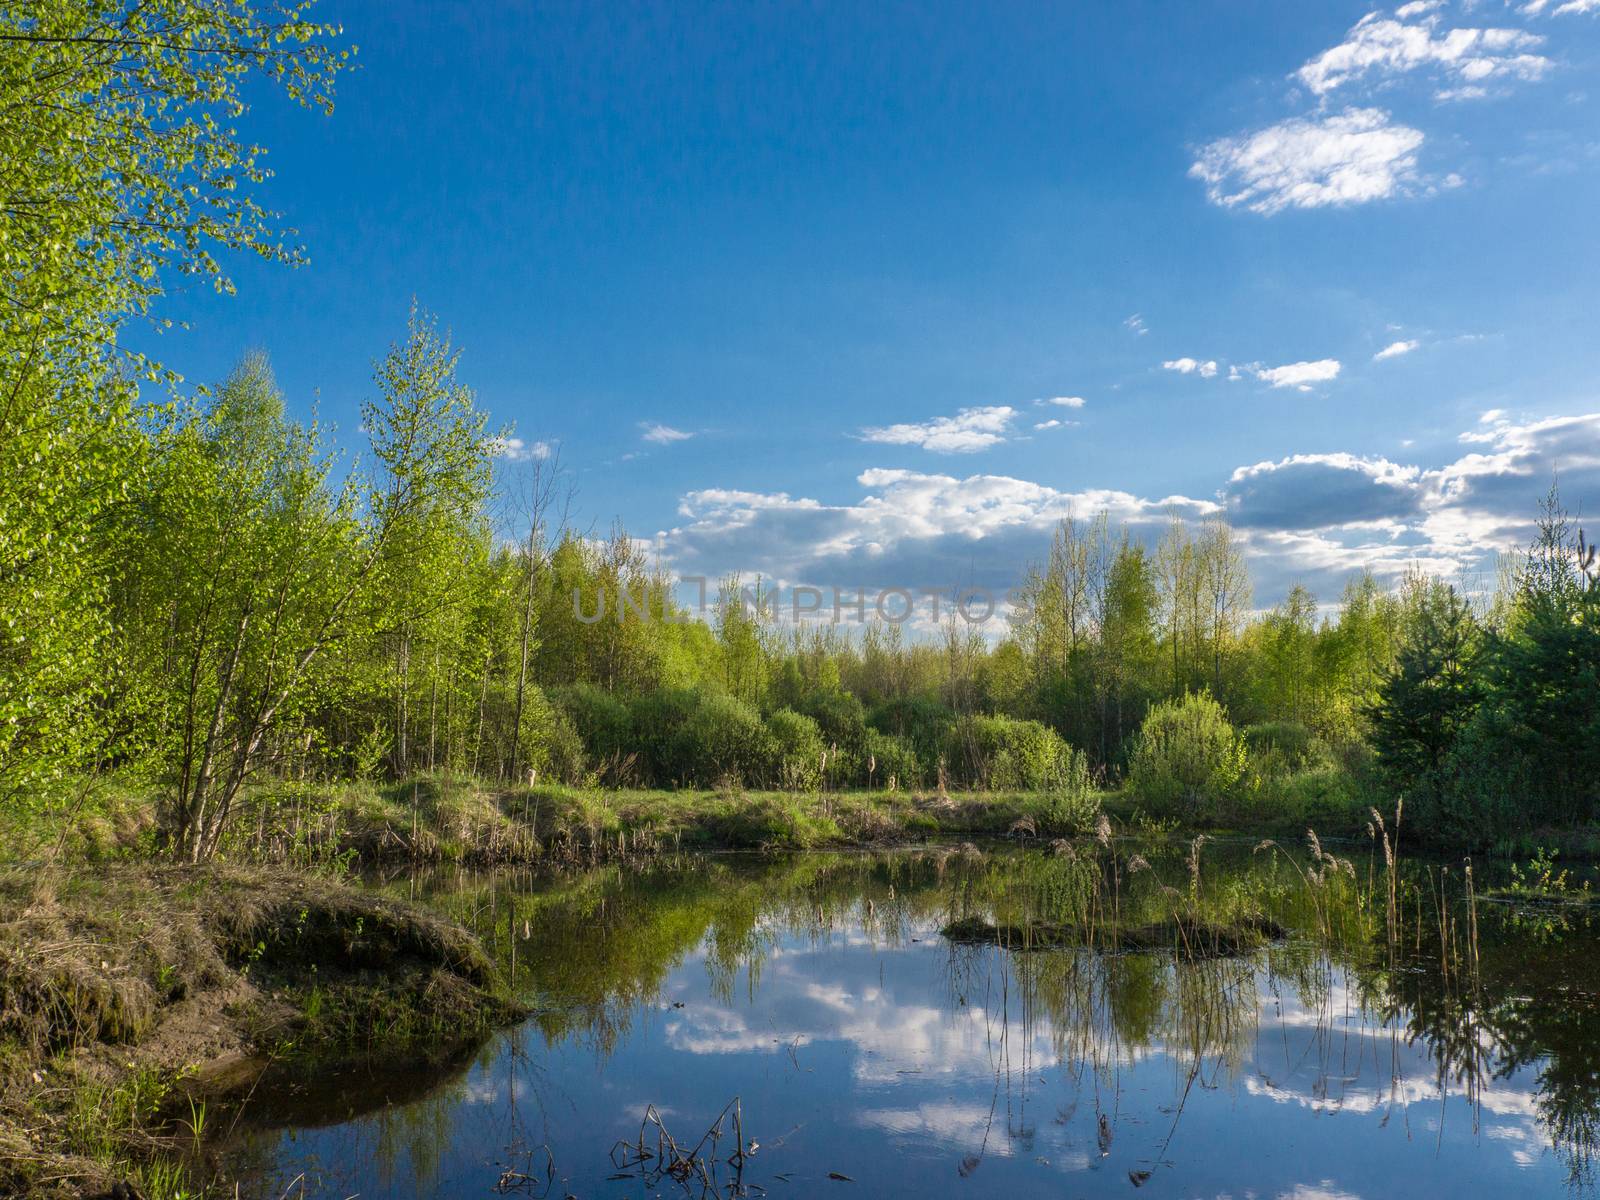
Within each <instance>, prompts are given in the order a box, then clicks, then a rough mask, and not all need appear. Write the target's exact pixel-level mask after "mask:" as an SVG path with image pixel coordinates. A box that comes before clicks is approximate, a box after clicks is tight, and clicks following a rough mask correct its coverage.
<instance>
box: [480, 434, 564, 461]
mask: <svg viewBox="0 0 1600 1200" xmlns="http://www.w3.org/2000/svg"><path fill="white" fill-rule="evenodd" d="M489 453H490V454H492V455H493V456H494V457H495V458H503V459H505V460H506V461H507V462H539V461H542V460H544V459H546V458H549V457H550V443H549V442H525V441H523V440H522V439H521V438H519V437H496V438H492V439H490V442H489Z"/></svg>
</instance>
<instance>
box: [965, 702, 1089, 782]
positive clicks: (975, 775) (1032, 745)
mask: <svg viewBox="0 0 1600 1200" xmlns="http://www.w3.org/2000/svg"><path fill="white" fill-rule="evenodd" d="M1076 757H1078V758H1081V757H1082V756H1081V755H1078V756H1076ZM1074 758H1075V756H1074V751H1073V750H1072V747H1070V746H1068V745H1067V744H1066V742H1064V741H1062V740H1061V735H1060V734H1058V733H1056V731H1055V730H1053V729H1050V728H1048V727H1046V726H1044V725H1041V724H1039V722H1037V721H1019V720H1016V719H1015V718H1013V717H964V718H962V719H961V720H960V721H958V722H957V723H956V725H955V727H954V728H953V729H951V731H950V733H949V735H948V736H947V737H946V739H945V761H946V763H947V765H948V767H949V769H950V771H951V772H952V773H953V775H954V778H955V781H956V782H958V783H961V784H964V785H966V786H969V787H978V788H985V789H991V790H996V791H1019V792H1040V791H1047V790H1051V789H1054V788H1056V787H1058V786H1061V785H1062V784H1063V783H1064V782H1065V781H1067V780H1069V779H1070V778H1072V777H1073V775H1074V772H1075V765H1074Z"/></svg>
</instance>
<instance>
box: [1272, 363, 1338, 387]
mask: <svg viewBox="0 0 1600 1200" xmlns="http://www.w3.org/2000/svg"><path fill="white" fill-rule="evenodd" d="M1251 371H1252V372H1253V373H1254V375H1255V377H1256V378H1257V379H1260V380H1262V381H1263V382H1266V383H1270V384H1271V385H1272V386H1273V387H1275V388H1282V387H1292V388H1298V389H1299V390H1300V391H1302V392H1309V391H1310V390H1311V385H1312V384H1313V383H1326V382H1328V380H1330V379H1337V378H1338V376H1339V371H1340V363H1339V360H1338V359H1336V358H1319V359H1317V360H1316V361H1314V362H1297V363H1285V364H1284V365H1283V366H1281V367H1259V366H1258V367H1252V368H1251Z"/></svg>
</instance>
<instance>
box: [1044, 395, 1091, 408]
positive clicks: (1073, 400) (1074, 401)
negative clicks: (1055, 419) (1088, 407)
mask: <svg viewBox="0 0 1600 1200" xmlns="http://www.w3.org/2000/svg"><path fill="white" fill-rule="evenodd" d="M1034 403H1035V404H1054V405H1055V406H1056V407H1057V408H1082V407H1083V405H1084V400H1083V397H1082V396H1052V397H1050V398H1049V399H1048V400H1035V401H1034Z"/></svg>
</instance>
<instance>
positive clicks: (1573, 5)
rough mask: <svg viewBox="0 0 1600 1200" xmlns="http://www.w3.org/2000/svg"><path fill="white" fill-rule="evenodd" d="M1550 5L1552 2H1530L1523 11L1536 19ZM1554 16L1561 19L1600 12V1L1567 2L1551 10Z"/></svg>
mask: <svg viewBox="0 0 1600 1200" xmlns="http://www.w3.org/2000/svg"><path fill="white" fill-rule="evenodd" d="M1549 4H1550V0H1529V2H1528V3H1527V4H1524V5H1523V6H1522V11H1523V12H1525V13H1527V14H1528V15H1529V16H1530V17H1536V16H1538V15H1539V14H1540V13H1542V12H1543V11H1544V10H1545V9H1546V8H1547V7H1548V6H1549ZM1551 12H1552V15H1554V16H1557V17H1561V16H1568V15H1570V14H1572V13H1586V12H1600V0H1566V3H1565V4H1559V5H1557V6H1556V7H1555V8H1554V9H1552V10H1551Z"/></svg>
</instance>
